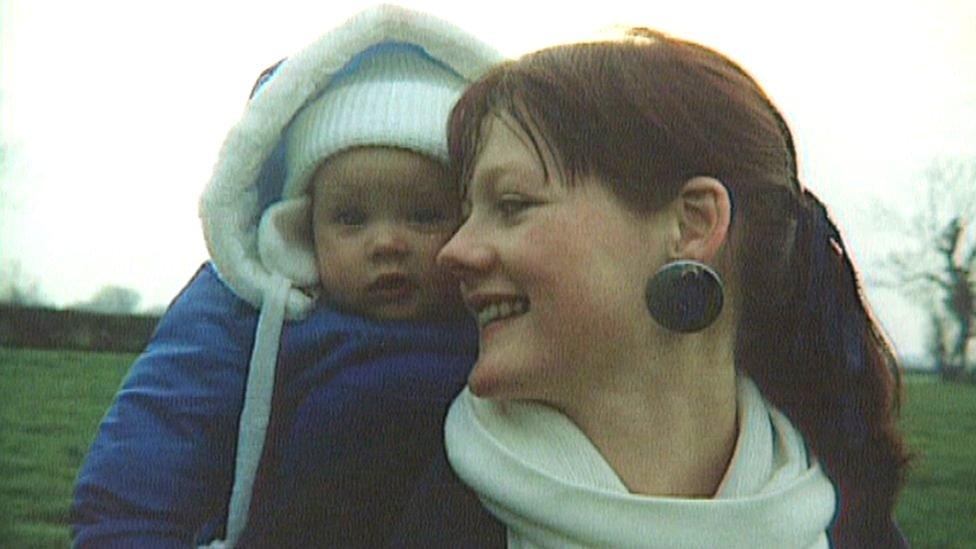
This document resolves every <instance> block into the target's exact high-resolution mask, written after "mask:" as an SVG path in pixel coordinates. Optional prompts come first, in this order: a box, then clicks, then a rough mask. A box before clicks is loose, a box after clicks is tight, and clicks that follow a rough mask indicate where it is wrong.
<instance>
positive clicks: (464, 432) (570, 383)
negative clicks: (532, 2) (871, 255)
mask: <svg viewBox="0 0 976 549" xmlns="http://www.w3.org/2000/svg"><path fill="white" fill-rule="evenodd" d="M449 145H450V147H451V153H452V156H453V158H454V160H455V161H456V170H457V175H458V178H459V180H460V181H461V182H462V183H463V185H464V188H465V192H466V196H467V201H468V205H469V216H468V218H467V220H466V222H465V223H464V224H463V225H462V227H461V229H460V230H459V232H458V233H457V234H456V235H455V236H454V237H453V239H452V240H451V241H449V242H448V244H447V245H446V246H445V247H444V248H443V249H442V251H441V254H440V257H439V260H440V261H441V262H443V264H445V265H447V266H448V267H450V268H451V269H452V270H453V271H454V272H455V273H456V274H457V276H458V277H459V278H460V279H461V284H462V291H463V294H464V297H465V301H466V303H467V305H468V307H469V308H470V309H471V310H472V312H473V313H474V314H475V315H476V316H477V318H478V324H479V328H480V354H479V358H478V361H477V363H476V365H475V367H474V369H473V371H472V372H471V374H470V377H469V380H468V389H467V390H465V392H463V393H462V394H461V395H460V396H459V397H458V399H457V400H456V401H455V402H454V404H453V406H452V408H451V411H450V413H449V415H448V420H447V426H446V429H445V432H446V446H447V457H448V459H449V461H450V466H451V469H453V471H454V472H456V474H457V476H458V477H460V479H461V481H462V482H463V484H464V489H461V487H460V486H459V485H457V486H456V488H457V489H456V490H455V491H454V494H453V496H452V495H451V491H450V489H447V488H443V486H450V480H449V479H448V481H447V484H444V483H441V484H440V486H442V488H440V495H439V496H438V497H439V498H440V500H442V501H453V502H457V503H456V504H446V505H441V506H440V507H439V508H435V509H428V510H426V511H423V510H422V511H418V512H417V514H418V515H419V516H418V517H416V520H417V524H418V526H417V532H421V534H418V535H419V536H420V537H423V536H424V535H427V536H428V537H429V535H430V534H429V533H430V532H436V531H439V530H444V529H447V530H449V531H451V532H452V535H463V534H464V533H465V532H466V531H472V530H477V531H479V532H481V533H489V534H492V535H498V533H499V532H500V531H503V532H504V534H502V535H504V538H507V540H508V544H509V545H510V546H567V545H577V546H668V547H671V546H674V547H689V546H692V547H733V546H739V547H760V546H761V547H825V546H827V545H828V543H831V544H833V546H836V547H864V546H897V545H902V544H904V540H903V538H902V536H901V534H900V533H899V531H898V529H897V527H896V526H895V524H894V523H893V521H892V510H893V507H894V504H895V499H896V495H897V492H898V490H899V487H900V485H901V483H902V478H903V475H904V469H905V466H906V451H905V449H904V446H903V444H902V441H901V439H900V436H899V434H898V432H897V430H896V427H895V422H894V411H895V409H896V405H897V398H896V395H897V388H898V380H897V374H896V363H895V357H894V356H893V353H892V351H891V348H890V347H889V345H888V344H887V343H886V340H885V338H884V336H883V334H882V333H881V330H880V328H879V327H878V325H877V323H876V322H875V321H874V319H873V317H872V315H871V313H870V311H869V308H868V305H867V303H866V302H865V301H864V298H863V296H862V295H861V293H860V291H859V288H858V283H857V279H856V276H855V270H854V268H853V265H852V263H851V259H850V257H849V255H848V253H847V251H846V249H845V247H844V244H843V241H842V239H841V237H840V234H839V233H838V231H837V228H836V227H835V226H834V224H833V223H832V222H831V220H830V218H829V216H828V215H827V212H826V210H825V208H824V206H823V204H822V203H821V202H820V201H819V200H817V199H816V198H815V197H814V196H813V195H812V194H811V193H810V192H809V191H808V190H806V189H805V188H804V187H803V186H802V185H801V183H800V182H799V180H798V177H797V168H796V153H795V150H794V146H793V139H792V137H791V135H790V132H789V130H788V128H787V126H786V124H785V122H784V121H783V118H782V116H781V115H780V114H779V112H778V111H777V110H776V108H775V107H774V106H773V105H772V103H771V102H770V100H769V99H768V97H767V96H766V95H765V93H764V92H763V91H762V89H761V88H760V87H759V86H758V84H757V83H756V82H755V81H754V80H753V79H752V78H751V77H750V76H749V75H748V74H746V73H745V72H744V71H743V70H742V69H741V68H740V67H738V66H737V65H736V64H734V63H733V62H731V61H729V60H728V59H726V58H725V57H723V56H722V55H720V54H718V53H716V52H714V51H712V50H709V49H707V48H704V47H702V46H699V45H696V44H691V43H688V42H684V41H681V40H676V39H674V38H670V37H667V36H665V35H662V34H659V33H656V32H653V31H649V30H645V29H634V30H632V31H630V32H629V33H628V36H627V37H626V38H624V39H621V40H619V41H610V42H599V43H583V44H575V45H567V46H560V47H555V48H551V49H547V50H543V51H540V52H537V53H534V54H531V55H529V56H526V57H524V58H522V59H520V60H518V61H515V62H511V63H508V64H505V65H502V66H500V67H498V68H496V69H494V70H492V71H491V72H489V73H488V74H487V75H486V76H484V77H483V78H482V79H481V80H480V81H478V82H477V83H476V84H474V85H473V86H472V87H471V88H469V90H468V91H467V92H466V94H465V95H464V96H463V97H462V99H461V100H460V101H459V103H458V105H457V106H456V107H455V109H454V112H453V114H452V120H451V125H450V138H449ZM442 480H443V479H442ZM434 484H435V485H436V483H434ZM432 493H433V492H432ZM472 494H473V495H476V496H477V500H475V499H474V498H472V497H470V496H471V495H472ZM445 495H447V496H450V497H448V498H447V499H444V496H445ZM451 505H453V507H452V506H451ZM482 507H483V509H482ZM415 508H416V509H425V507H424V505H423V504H422V502H420V503H419V504H418V506H415ZM484 510H487V511H488V513H485V512H484ZM459 525H461V526H459ZM422 532H427V534H423V533H422ZM502 535H498V536H497V538H496V539H504V538H503V537H502ZM828 540H829V542H828Z"/></svg>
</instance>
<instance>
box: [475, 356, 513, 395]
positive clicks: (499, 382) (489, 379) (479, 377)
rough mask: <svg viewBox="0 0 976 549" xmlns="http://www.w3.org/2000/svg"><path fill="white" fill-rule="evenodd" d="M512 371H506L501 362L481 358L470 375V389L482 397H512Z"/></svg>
mask: <svg viewBox="0 0 976 549" xmlns="http://www.w3.org/2000/svg"><path fill="white" fill-rule="evenodd" d="M516 385H517V384H516V383H514V382H513V379H512V375H511V372H505V371H504V368H501V367H500V365H499V364H493V363H491V362H486V361H482V360H479V361H478V362H477V363H475V365H474V368H473V369H472V370H471V374H469V375H468V389H469V390H470V391H471V393H472V394H474V395H475V396H477V397H480V398H512V397H513V396H514V394H513V391H512V389H513V388H514V387H515V386H516Z"/></svg>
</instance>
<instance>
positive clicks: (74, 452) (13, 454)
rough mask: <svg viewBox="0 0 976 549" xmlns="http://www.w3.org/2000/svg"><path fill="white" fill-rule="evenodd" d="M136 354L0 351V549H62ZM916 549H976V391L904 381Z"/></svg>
mask: <svg viewBox="0 0 976 549" xmlns="http://www.w3.org/2000/svg"><path fill="white" fill-rule="evenodd" d="M133 358H134V356H132V355H124V354H108V353H79V352H58V351H31V350H11V349H0V395H2V397H0V547H3V548H6V547H13V548H22V547H65V546H67V545H68V543H69V538H68V525H67V509H68V505H69V503H70V501H71V490H72V485H73V483H74V478H75V474H76V472H77V469H78V466H79V465H80V464H81V461H82V459H83V458H84V455H85V452H86V451H87V449H88V445H89V444H90V443H91V439H92V437H93V436H94V433H95V429H96V428H97V426H98V422H99V421H100V420H101V418H102V416H103V415H104V413H105V410H106V408H107V407H108V406H109V404H110V403H111V401H112V395H113V394H114V393H115V391H116V389H117V388H118V386H119V383H120V382H121V380H122V378H123V376H124V375H125V372H126V371H127V370H128V367H129V364H130V363H131V362H132V360H133ZM906 389H907V399H908V400H907V403H906V405H905V407H904V409H903V412H902V417H903V420H902V424H903V427H904V429H905V432H906V434H907V436H908V439H909V442H910V443H911V445H912V448H913V450H914V451H915V452H916V454H917V455H918V458H917V461H916V463H915V468H914V470H913V472H912V474H911V477H910V479H909V483H908V486H907V488H906V489H905V492H904V493H903V496H902V500H901V504H900V506H899V508H898V520H899V522H900V523H901V526H902V529H903V530H904V531H905V533H906V535H907V536H908V538H909V540H910V541H911V542H912V545H913V546H914V547H976V387H973V386H959V385H945V384H941V383H928V382H909V383H908V384H907V385H906Z"/></svg>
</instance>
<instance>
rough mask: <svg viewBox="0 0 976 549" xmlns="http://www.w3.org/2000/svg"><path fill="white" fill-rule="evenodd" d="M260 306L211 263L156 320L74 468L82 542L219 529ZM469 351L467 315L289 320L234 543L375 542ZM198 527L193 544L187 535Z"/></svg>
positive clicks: (170, 538)
mask: <svg viewBox="0 0 976 549" xmlns="http://www.w3.org/2000/svg"><path fill="white" fill-rule="evenodd" d="M256 324H257V311H256V310H255V309H254V308H253V307H251V306H250V305H248V304H247V303H245V302H243V301H241V300H240V299H239V298H237V297H236V296H234V294H233V293H231V292H230V291H229V290H228V289H227V287H226V286H225V285H224V284H223V283H222V282H221V281H220V279H219V278H218V277H217V275H216V273H215V271H214V269H213V267H212V266H211V265H210V264H207V265H205V266H204V267H202V268H201V269H200V271H199V272H198V273H197V275H196V276H195V277H194V279H193V280H192V281H191V282H190V284H189V285H188V286H187V287H186V289H185V290H183V292H182V293H181V294H180V295H179V297H177V299H176V300H175V301H174V302H173V304H172V305H171V307H170V309H169V310H168V311H167V313H166V315H165V316H164V317H163V319H162V321H161V322H160V325H159V327H158V329H157V330H156V333H155V335H154V336H153V338H152V341H151V342H150V344H149V346H148V347H147V349H146V351H145V352H144V353H143V355H142V356H141V357H140V358H139V359H138V360H137V361H136V363H135V364H134V365H133V367H132V371H131V372H130V374H129V376H128V377H127V379H126V381H125V383H124V384H123V386H122V388H121V390H120V391H119V393H118V395H117V397H116V400H115V403H114V404H113V405H112V408H111V410H110V411H109V413H108V415H107V416H106V418H105V420H104V421H103V423H102V426H101V429H100V430H99V433H98V437H97V439H96V440H95V443H94V445H93V446H92V449H91V452H90V454H89V456H88V459H87V460H86V462H85V465H84V467H83V468H82V470H81V473H80V474H79V477H78V484H77V490H76V494H75V502H74V505H73V507H72V522H73V523H74V529H75V530H74V532H75V535H76V538H75V543H76V544H77V546H79V547H186V546H188V544H191V543H194V542H196V541H205V538H208V537H209V536H211V535H214V534H218V533H219V529H220V528H221V526H222V521H223V519H224V516H225V514H226V512H227V501H228V497H229V494H230V489H231V483H232V477H233V470H234V456H235V444H236V435H237V420H238V416H239V415H240V406H241V400H242V398H243V393H244V380H245V376H246V369H247V357H248V353H249V351H250V348H251V340H252V339H253V336H254V331H255V326H256ZM476 352H477V332H476V330H475V329H474V327H473V325H472V324H470V323H464V322H462V323H443V324H412V323H407V322H399V323H389V322H386V323H374V322H370V321H367V320H364V319H362V318H359V317H355V316H350V315H345V314H341V313H337V312H335V311H332V310H329V309H326V308H319V309H317V310H315V311H314V313H313V314H312V315H311V316H310V317H309V318H308V319H306V320H305V321H302V322H298V323H294V324H286V325H285V327H284V330H283V332H282V341H281V351H280V355H279V366H278V372H277V382H276V384H275V395H274V406H273V413H272V418H271V426H270V427H269V431H268V439H267V440H268V442H267V443H266V446H265V452H264V455H263V456H262V461H261V469H260V472H259V475H258V479H257V482H256V486H255V493H254V497H253V500H252V503H251V512H250V517H251V519H250V520H249V522H248V528H247V530H246V531H245V535H244V537H243V538H242V539H241V542H240V543H241V544H242V545H254V546H268V545H282V546H290V545H293V544H295V545H297V544H306V543H307V544H308V545H309V546H343V547H348V546H378V545H384V544H385V543H386V542H387V538H388V537H389V536H390V535H391V528H392V527H393V526H394V525H395V523H396V522H397V520H398V517H399V515H400V514H401V513H402V512H403V507H404V504H405V503H406V499H407V498H408V497H409V496H410V494H411V493H412V491H413V490H415V489H416V485H417V483H418V482H419V478H420V477H421V476H422V475H424V474H425V473H426V472H427V469H428V467H429V466H430V463H431V461H432V460H433V458H434V457H435V456H436V454H437V452H443V450H442V446H443V441H442V421H443V415H444V413H445V411H446V409H447V406H448V404H449V403H450V401H451V399H452V398H453V397H454V396H455V395H456V394H457V393H458V391H460V389H461V388H462V387H463V385H464V381H465V378H466V376H467V373H468V370H469V369H470V366H471V364H472V363H473V361H474V359H475V356H476ZM197 536H200V539H197Z"/></svg>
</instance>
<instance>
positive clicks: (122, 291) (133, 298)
mask: <svg viewBox="0 0 976 549" xmlns="http://www.w3.org/2000/svg"><path fill="white" fill-rule="evenodd" d="M141 300H142V298H141V297H140V296H139V292H137V291H135V290H133V289H132V288H126V287H123V286H103V287H102V288H101V289H99V290H98V291H97V292H95V295H93V296H92V297H91V299H89V300H88V301H85V302H82V303H77V304H75V305H73V306H72V308H73V309H81V310H84V311H92V312H96V313H107V314H132V313H134V312H135V310H136V307H138V305H139V301H141Z"/></svg>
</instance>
